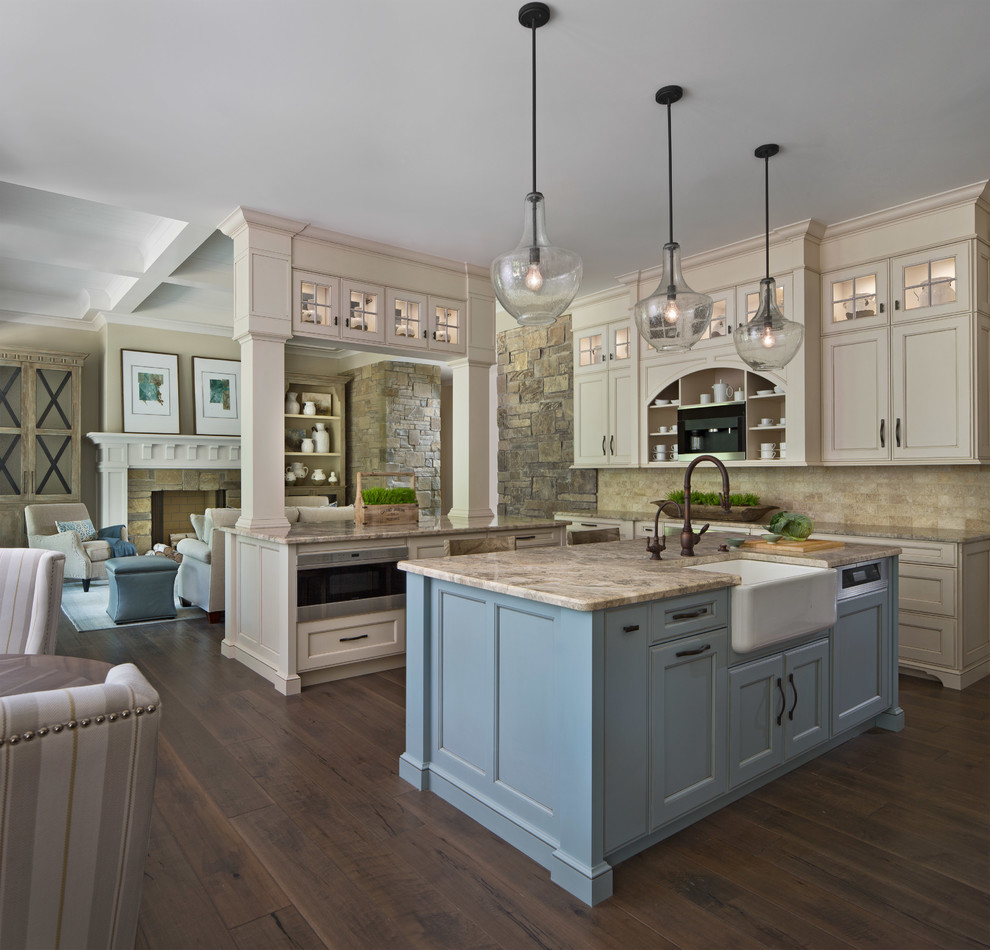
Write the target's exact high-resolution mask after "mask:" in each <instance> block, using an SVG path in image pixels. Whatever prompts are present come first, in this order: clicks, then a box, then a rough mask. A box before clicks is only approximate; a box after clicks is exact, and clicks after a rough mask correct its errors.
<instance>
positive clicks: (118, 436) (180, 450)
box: [87, 432, 241, 554]
mask: <svg viewBox="0 0 990 950" xmlns="http://www.w3.org/2000/svg"><path fill="white" fill-rule="evenodd" d="M87 438H89V439H90V440H91V441H92V442H94V443H95V444H96V446H97V447H98V449H99V453H100V457H99V465H98V468H99V486H100V513H99V516H98V519H99V521H100V524H101V525H111V524H126V525H127V533H128V535H130V537H131V540H132V541H134V543H135V544H136V545H137V549H138V553H139V554H143V553H144V552H145V551H147V550H148V549H149V548H150V546H151V493H152V491H170V490H180V491H216V490H218V489H225V490H226V492H227V503H228V504H237V503H238V502H239V494H240V487H241V472H240V467H241V440H240V438H238V437H236V436H216V435H215V436H206V435H200V436H190V435H158V434H149V433H126V432H90V433H87Z"/></svg>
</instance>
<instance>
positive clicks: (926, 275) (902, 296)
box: [891, 244, 970, 320]
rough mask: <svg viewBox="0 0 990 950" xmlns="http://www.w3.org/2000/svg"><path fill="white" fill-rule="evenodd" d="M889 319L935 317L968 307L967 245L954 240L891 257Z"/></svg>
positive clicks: (967, 308)
mask: <svg viewBox="0 0 990 950" xmlns="http://www.w3.org/2000/svg"><path fill="white" fill-rule="evenodd" d="M891 273H892V275H893V280H894V288H895V299H894V310H893V313H892V314H891V319H892V320H914V319H917V318H919V317H936V316H941V315H942V314H948V313H958V312H960V311H964V310H969V309H970V303H969V299H970V294H969V247H968V245H967V244H954V245H948V246H946V247H941V248H932V249H929V250H927V251H920V252H918V253H917V254H910V255H905V256H904V257H897V258H894V261H893V263H892V266H891Z"/></svg>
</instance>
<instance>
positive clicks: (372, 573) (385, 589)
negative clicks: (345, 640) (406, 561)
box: [296, 545, 409, 620]
mask: <svg viewBox="0 0 990 950" xmlns="http://www.w3.org/2000/svg"><path fill="white" fill-rule="evenodd" d="M408 553H409V551H408V549H407V548H406V547H405V545H401V546H395V547H386V548H358V549H353V548H349V549H347V550H344V551H320V552H304V553H301V554H300V555H299V556H298V558H297V559H296V606H297V619H299V620H319V619H322V618H324V617H345V616H350V615H353V614H362V613H371V612H373V611H377V610H396V609H398V608H401V607H405V605H406V574H405V571H400V570H399V569H398V567H397V566H396V565H397V564H398V562H399V561H401V560H402V559H403V558H405V557H407V556H408Z"/></svg>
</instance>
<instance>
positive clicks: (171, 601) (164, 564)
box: [104, 557, 179, 623]
mask: <svg viewBox="0 0 990 950" xmlns="http://www.w3.org/2000/svg"><path fill="white" fill-rule="evenodd" d="M104 563H105V564H106V566H107V580H108V581H109V582H110V603H109V604H108V605H107V613H108V614H109V615H110V619H111V620H112V621H113V622H114V623H127V622H128V621H133V620H171V619H172V618H173V617H174V616H175V574H176V571H178V570H179V565H178V564H176V563H175V561H173V560H172V559H171V558H167V557H112V558H110V559H109V560H108V561H106V562H104Z"/></svg>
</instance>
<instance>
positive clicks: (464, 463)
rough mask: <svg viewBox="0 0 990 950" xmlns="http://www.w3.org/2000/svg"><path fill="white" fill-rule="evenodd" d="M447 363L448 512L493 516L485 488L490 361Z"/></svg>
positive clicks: (489, 414)
mask: <svg viewBox="0 0 990 950" xmlns="http://www.w3.org/2000/svg"><path fill="white" fill-rule="evenodd" d="M448 365H449V366H450V369H451V378H452V383H453V412H452V414H451V415H452V420H451V421H452V424H453V440H452V441H453V451H452V452H451V456H452V459H451V461H452V467H453V473H452V474H453V505H452V506H451V509H450V512H449V515H448V516H449V517H450V518H451V519H456V518H485V517H487V518H493V517H494V513H493V512H492V509H491V506H490V494H489V489H488V485H489V476H490V458H489V439H488V431H489V427H490V426H491V422H492V420H491V414H492V405H491V401H490V399H489V371H490V369H489V368H490V366H491V361H490V360H487V359H486V360H484V361H480V360H472V359H470V358H468V359H463V360H454V361H453V362H451V363H449V364H448Z"/></svg>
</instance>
